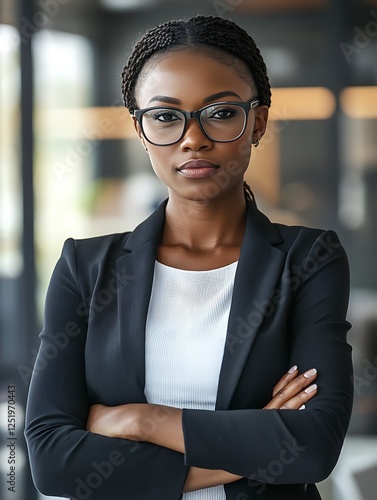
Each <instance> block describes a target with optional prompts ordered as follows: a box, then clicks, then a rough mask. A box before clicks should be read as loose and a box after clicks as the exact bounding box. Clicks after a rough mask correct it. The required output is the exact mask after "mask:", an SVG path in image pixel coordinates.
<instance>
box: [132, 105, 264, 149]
mask: <svg viewBox="0 0 377 500" xmlns="http://www.w3.org/2000/svg"><path fill="white" fill-rule="evenodd" d="M258 105H259V99H254V100H253V101H248V102H216V103H214V104H208V106H204V107H203V108H201V109H198V110H196V111H185V110H183V109H178V108H173V107H170V106H154V107H152V108H144V109H138V110H135V112H134V114H133V116H134V117H135V118H136V120H137V121H138V122H139V124H140V127H141V130H142V132H143V135H144V137H145V139H146V140H147V141H148V142H150V143H151V144H154V145H155V146H170V145H171V144H175V143H176V142H179V141H180V140H181V139H182V137H183V136H184V134H185V132H186V129H187V124H188V121H189V120H190V119H191V118H195V119H196V120H197V121H198V123H199V126H200V128H201V130H202V131H203V133H204V134H205V135H206V136H207V137H208V138H209V139H210V140H211V141H215V142H232V141H236V140H237V139H239V138H240V137H241V136H242V134H243V133H244V132H245V129H246V125H247V118H248V115H249V111H250V110H251V109H253V108H256V107H257V106H258Z"/></svg>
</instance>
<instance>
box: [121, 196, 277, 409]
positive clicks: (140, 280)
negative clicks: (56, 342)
mask: <svg viewBox="0 0 377 500" xmlns="http://www.w3.org/2000/svg"><path fill="white" fill-rule="evenodd" d="M166 203H167V200H165V201H164V202H162V203H161V205H160V206H159V207H158V208H157V210H156V211H155V212H154V213H153V214H152V215H151V216H150V217H149V218H148V219H146V220H145V221H144V222H142V223H141V224H140V225H139V226H138V227H137V228H136V229H135V230H134V231H133V232H132V233H131V234H130V236H129V237H128V240H127V242H126V245H125V255H124V256H122V257H120V258H119V259H118V260H117V262H116V269H117V279H118V308H119V314H118V317H119V344H120V349H121V355H122V359H123V363H124V371H125V376H126V379H127V381H128V383H127V388H128V390H127V397H128V398H129V399H130V400H132V401H133V402H140V403H142V402H146V399H145V395H144V385H145V326H146V320H147V314H148V307H149V300H150V295H151V291H152V284H153V274H154V265H155V260H156V256H157V250H158V245H159V243H160V240H161V234H162V229H163V225H164V219H165V207H166ZM280 242H281V237H280V234H279V233H278V232H277V230H276V229H275V227H274V226H273V225H272V224H271V222H270V221H269V220H268V219H267V217H265V216H264V215H263V214H262V213H261V212H259V211H258V210H257V209H256V208H255V206H254V205H252V204H248V213H247V220H246V230H245V235H244V239H243V243H242V248H241V254H240V258H239V263H238V266H237V272H236V277H235V283H234V291H233V297H232V304H231V309H230V315H229V322H228V330H227V337H226V344H225V349H224V356H223V361H222V367H221V372H220V379H219V386H218V392H217V402H216V409H217V410H222V409H227V407H228V406H229V403H230V401H231V398H232V395H233V392H234V390H235V388H236V386H237V382H238V379H239V377H240V374H241V372H242V369H243V366H244V363H245V361H246V359H247V356H248V353H249V351H250V349H251V347H252V345H253V342H254V339H255V337H256V335H257V333H258V330H259V327H260V325H261V324H262V322H263V317H264V316H263V313H261V309H260V307H261V304H262V303H263V302H264V301H267V302H268V301H269V299H270V297H271V294H272V292H273V290H274V288H275V285H276V283H277V280H278V278H279V276H280V274H281V270H282V267H283V265H284V260H285V253H284V252H283V251H281V250H280V249H278V248H276V246H275V245H277V244H278V243H280Z"/></svg>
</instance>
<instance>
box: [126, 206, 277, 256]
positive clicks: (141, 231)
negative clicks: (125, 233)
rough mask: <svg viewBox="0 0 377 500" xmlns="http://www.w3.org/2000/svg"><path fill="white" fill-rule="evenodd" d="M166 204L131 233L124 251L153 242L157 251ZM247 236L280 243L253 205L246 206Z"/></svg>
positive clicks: (274, 230) (274, 229)
mask: <svg viewBox="0 0 377 500" xmlns="http://www.w3.org/2000/svg"><path fill="white" fill-rule="evenodd" d="M167 202H168V199H166V200H164V201H163V202H162V203H160V205H159V206H158V207H157V209H156V210H155V211H154V212H153V213H152V214H151V215H150V216H149V217H148V218H147V219H145V220H144V221H143V222H142V223H141V224H139V225H138V226H137V227H136V228H135V229H134V230H133V231H132V233H131V234H130V236H129V238H128V239H127V241H126V243H125V246H124V248H125V250H127V251H128V252H132V251H134V250H135V249H137V248H138V247H140V246H141V245H143V244H144V243H147V242H148V241H150V242H151V243H152V242H154V244H155V245H156V251H157V247H158V244H159V242H160V240H161V234H162V230H163V226H164V221H165V208H166V205H167ZM248 236H252V237H257V238H259V239H261V240H264V241H265V242H266V243H267V244H270V245H278V244H279V243H280V242H282V238H281V236H280V233H279V232H278V231H277V229H276V228H275V226H274V225H273V224H272V223H271V222H270V220H269V219H268V218H267V217H266V216H265V215H264V214H263V213H262V212H260V211H259V210H258V209H257V208H256V206H255V205H254V204H253V203H248V204H247V217H246V228H245V237H244V240H245V239H246V237H248ZM152 244H153V243H152Z"/></svg>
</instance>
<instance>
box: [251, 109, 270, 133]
mask: <svg viewBox="0 0 377 500" xmlns="http://www.w3.org/2000/svg"><path fill="white" fill-rule="evenodd" d="M267 122H268V107H267V106H266V105H263V106H258V107H257V108H256V113H255V123H254V129H253V142H256V141H260V140H261V139H262V137H263V136H264V134H265V132H266V128H267Z"/></svg>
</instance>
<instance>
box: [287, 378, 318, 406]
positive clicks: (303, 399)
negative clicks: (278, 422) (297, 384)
mask: <svg viewBox="0 0 377 500" xmlns="http://www.w3.org/2000/svg"><path fill="white" fill-rule="evenodd" d="M317 392H318V387H317V384H312V385H310V386H309V387H307V388H306V389H305V390H304V391H301V392H300V394H297V396H294V397H293V398H291V399H290V400H289V401H286V402H285V403H284V404H283V405H282V406H280V408H279V410H304V409H305V408H306V403H307V402H308V401H310V400H311V399H312V398H313V397H314V396H315V395H316V394H317Z"/></svg>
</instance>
